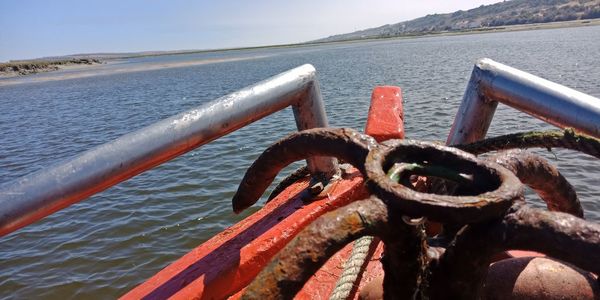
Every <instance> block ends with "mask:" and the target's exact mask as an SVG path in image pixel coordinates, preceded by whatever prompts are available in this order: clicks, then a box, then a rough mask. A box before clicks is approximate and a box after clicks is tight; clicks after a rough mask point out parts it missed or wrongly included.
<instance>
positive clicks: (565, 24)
mask: <svg viewBox="0 0 600 300" xmlns="http://www.w3.org/2000/svg"><path fill="white" fill-rule="evenodd" d="M598 25H600V19H585V20H572V21H560V22H547V23H531V24H518V25H505V26H492V27H480V28H475V29H465V30H456V31H431V32H422V33H410V34H404V35H398V36H390V37H365V38H356V39H347V40H340V41H326V42H312V43H304V44H298V45H323V44H337V43H348V42H364V41H378V40H394V39H413V38H422V37H434V36H455V35H471V34H483V33H495V32H515V31H529V30H542V29H558V28H575V27H587V26H598Z"/></svg>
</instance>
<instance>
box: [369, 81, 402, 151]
mask: <svg viewBox="0 0 600 300" xmlns="http://www.w3.org/2000/svg"><path fill="white" fill-rule="evenodd" d="M365 133H366V134H368V135H370V136H372V137H373V138H375V140H377V141H378V142H382V141H385V140H389V139H403V138H404V109H403V107H402V90H401V89H400V88H399V87H396V86H378V87H375V89H373V94H372V95H371V108H369V117H368V119H367V125H366V128H365Z"/></svg>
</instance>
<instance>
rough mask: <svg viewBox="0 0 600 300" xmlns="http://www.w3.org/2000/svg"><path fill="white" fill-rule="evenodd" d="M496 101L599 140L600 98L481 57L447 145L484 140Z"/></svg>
mask: <svg viewBox="0 0 600 300" xmlns="http://www.w3.org/2000/svg"><path fill="white" fill-rule="evenodd" d="M498 102H501V103H504V104H506V105H509V106H511V107H513V108H516V109H518V110H520V111H523V112H525V113H528V114H530V115H532V116H534V117H536V118H539V119H541V120H543V121H545V122H548V123H550V124H552V125H555V126H558V127H560V128H565V127H573V128H574V129H575V130H576V131H579V132H582V133H585V134H589V135H591V136H595V137H600V99H598V98H596V97H592V96H590V95H587V94H584V93H581V92H578V91H576V90H573V89H571V88H568V87H565V86H562V85H560V84H557V83H554V82H551V81H548V80H546V79H543V78H540V77H537V76H534V75H532V74H529V73H526V72H523V71H520V70H517V69H515V68H511V67H509V66H506V65H503V64H501V63H498V62H495V61H493V60H491V59H488V58H483V59H480V60H479V61H477V63H476V64H475V67H474V68H473V73H472V74H471V79H470V81H469V84H468V85H467V90H466V91H465V95H464V98H463V101H462V103H461V105H460V107H459V109H458V112H457V114H456V118H455V119H454V124H453V125H452V129H451V130H450V134H449V135H448V140H447V142H446V143H447V144H448V145H453V144H462V143H470V142H474V141H477V140H480V139H482V138H484V137H485V134H486V133H487V130H488V128H489V126H490V123H491V121H492V118H493V116H494V112H495V111H496V106H497V103H498Z"/></svg>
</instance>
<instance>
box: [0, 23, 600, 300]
mask: <svg viewBox="0 0 600 300" xmlns="http://www.w3.org/2000/svg"><path fill="white" fill-rule="evenodd" d="M599 53H600V26H598V27H587V28H574V29H558V30H545V31H529V32H514V33H494V34H484V35H469V36H456V37H433V38H421V39H411V40H396V41H383V42H369V43H352V44H341V45H335V46H319V47H308V48H294V49H279V50H255V51H231V52H221V53H212V54H210V53H207V54H193V55H178V56H165V57H153V58H143V59H137V60H128V61H120V62H117V63H114V64H111V65H106V66H102V67H101V68H100V69H101V70H109V71H110V70H114V69H115V68H120V69H121V71H123V70H125V71H126V69H127V68H130V67H135V66H144V65H156V64H158V63H163V64H168V63H185V62H197V61H205V60H210V59H240V58H242V59H243V60H237V61H226V62H220V63H211V64H196V65H191V66H186V67H178V68H166V69H160V70H152V71H144V72H117V73H115V74H110V75H103V76H94V77H85V78H78V79H69V80H60V81H47V82H37V83H36V82H30V83H25V84H19V85H7V86H0V111H1V112H2V113H1V114H0V183H3V182H7V181H10V180H12V179H15V178H18V177H20V176H22V175H25V174H28V173H31V172H34V171H37V170H40V169H42V168H43V167H45V166H48V165H51V164H52V163H55V162H57V161H59V160H61V159H64V158H67V157H70V156H73V155H75V154H77V153H80V152H82V151H85V150H87V149H90V148H91V147H93V146H95V145H99V144H101V143H104V142H107V141H110V140H112V139H114V138H116V137H119V136H120V135H123V134H125V133H127V132H130V131H132V130H135V129H138V128H141V127H143V126H145V125H148V124H151V123H153V122H156V121H158V120H160V119H163V118H166V117H168V116H171V115H174V114H176V113H178V112H181V111H184V110H186V109H189V108H192V107H195V106H197V105H200V104H202V103H204V102H207V101H210V100H212V99H215V98H217V97H219V96H222V95H224V94H227V93H229V92H232V91H235V90H237V89H239V88H241V87H244V86H246V85H250V84H252V83H255V82H257V81H260V80H262V79H265V78H267V77H269V76H272V75H274V74H277V73H280V72H282V71H285V70H287V69H290V68H293V67H296V66H298V65H301V64H304V63H311V64H313V65H314V66H315V67H316V68H317V71H318V74H319V78H320V82H321V87H322V92H323V96H324V98H325V101H326V109H327V113H328V116H329V120H330V123H331V125H332V126H349V127H353V128H356V129H362V128H363V127H364V123H365V119H366V114H367V110H368V105H369V98H370V93H371V89H372V88H373V87H374V86H376V85H398V86H401V87H402V88H403V93H404V101H405V102H404V104H405V115H406V126H405V127H406V132H407V136H408V137H410V138H418V139H426V140H445V137H446V135H447V134H448V130H449V128H450V125H451V123H452V119H453V118H454V115H455V112H456V109H457V107H458V105H459V103H460V100H461V96H462V93H463V91H464V88H465V86H466V83H467V80H468V77H469V75H470V72H471V69H472V66H473V63H474V62H475V60H476V59H477V58H481V57H489V58H492V59H494V60H496V61H499V62H502V63H505V64H508V65H511V66H514V67H517V68H519V69H522V70H525V71H528V72H531V73H534V74H537V75H540V76H542V77H545V78H547V79H550V80H552V81H556V82H559V83H562V84H564V85H567V86H569V87H573V88H576V89H579V90H581V91H583V92H586V93H589V94H591V95H594V96H596V97H598V96H600V56H599ZM180 66H181V65H180ZM67 73H68V72H67ZM109 73H110V72H108V73H106V74H109ZM63 75H64V73H49V74H42V75H35V76H40V78H46V77H48V78H50V77H52V76H63ZM45 76H46V77H45ZM30 78H32V79H27V80H28V81H35V80H37V79H36V78H38V77H30ZM46 79H47V78H46ZM54 79H56V78H54ZM549 128H550V126H548V125H545V124H543V123H542V122H540V121H537V120H534V119H532V118H530V117H528V116H526V115H523V114H521V113H518V112H515V111H514V110H512V109H508V108H505V107H500V109H499V110H498V112H497V114H496V117H495V119H494V122H493V124H492V127H491V129H490V133H489V135H490V136H493V135H499V134H504V133H509V132H515V131H523V130H529V129H549ZM293 130H294V121H293V118H292V113H291V111H290V110H284V111H282V112H280V113H277V114H276V115H274V116H272V117H269V118H268V119H265V120H262V121H259V122H257V123H255V124H252V125H251V126H249V127H247V128H244V129H242V130H240V131H237V132H235V133H233V134H231V135H229V136H227V137H224V138H222V139H219V140H217V141H215V142H213V143H212V144H209V145H207V146H204V147H202V148H201V149H197V150H195V151H192V152H190V153H188V154H186V155H184V156H182V157H180V158H177V159H175V160H173V161H171V162H169V163H167V164H164V165H162V166H160V167H158V168H155V169H153V170H151V171H149V172H146V173H144V174H142V175H139V176H137V177H135V178H133V179H131V180H129V181H127V182H124V183H121V184H119V185H117V186H115V187H113V188H111V189H109V190H107V191H105V192H103V193H101V194H99V195H96V196H94V197H92V198H90V199H88V200H86V201H83V202H81V203H79V204H76V205H73V206H71V207H69V208H68V209H65V210H63V211H61V212H59V213H56V214H54V215H52V216H50V217H47V218H46V219H44V220H43V221H40V222H38V223H36V224H34V225H32V226H29V227H27V228H24V229H21V230H19V231H18V232H16V233H13V234H11V235H9V236H6V237H4V238H2V239H0V270H2V271H1V272H0V298H33V297H38V298H49V299H65V298H114V297H117V296H119V295H121V294H123V293H125V292H126V291H128V290H129V289H131V288H133V287H134V286H136V285H137V284H139V283H140V282H142V281H143V280H145V279H146V278H148V277H150V276H151V275H152V274H154V273H156V272H157V271H159V270H160V269H162V268H163V267H165V266H166V265H167V264H168V263H170V262H172V261H173V260H175V259H176V258H178V257H180V256H181V255H183V254H184V253H186V252H188V251H189V250H190V249H192V248H194V247H195V246H197V245H199V244H200V243H202V242H203V241H205V240H207V239H208V238H210V237H211V236H213V235H214V234H216V233H217V232H219V231H221V230H222V229H224V228H226V227H227V226H229V225H231V224H233V223H234V222H236V221H238V220H240V219H241V218H242V217H243V216H236V215H234V214H233V213H232V212H231V208H230V199H231V197H232V195H233V193H234V192H235V190H236V188H237V184H238V183H239V181H240V180H241V178H242V176H243V173H244V171H245V169H246V168H247V167H248V166H249V165H250V163H251V162H252V161H253V159H254V158H255V157H256V156H257V155H258V154H259V153H260V152H261V151H262V150H263V149H264V148H265V147H266V146H268V145H269V144H270V143H272V142H274V141H275V140H276V139H278V138H280V137H283V136H284V135H286V134H287V133H289V132H291V131H293ZM540 153H543V154H544V156H545V157H547V158H548V159H550V160H551V161H552V162H554V163H555V164H557V165H558V166H559V168H560V169H561V171H563V173H565V175H566V176H567V178H568V179H570V181H571V182H572V183H573V184H574V185H575V187H576V188H577V190H578V193H579V196H580V199H581V200H582V202H583V205H584V207H585V209H586V212H587V217H588V218H589V219H592V220H595V221H600V203H599V202H598V200H599V199H600V189H598V185H599V183H600V180H599V179H598V178H600V175H599V174H600V163H598V162H596V161H593V160H591V159H589V158H587V157H583V156H581V155H578V154H575V153H572V152H568V151H555V152H554V154H548V153H545V152H543V151H542V152H540Z"/></svg>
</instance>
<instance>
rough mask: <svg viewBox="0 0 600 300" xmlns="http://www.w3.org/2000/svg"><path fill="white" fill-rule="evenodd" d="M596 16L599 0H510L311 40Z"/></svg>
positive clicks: (392, 35) (436, 31) (447, 30)
mask: <svg viewBox="0 0 600 300" xmlns="http://www.w3.org/2000/svg"><path fill="white" fill-rule="evenodd" d="M594 18H600V0H578V1H572V0H512V1H504V2H499V3H496V4H491V5H482V6H480V7H478V8H474V9H470V10H466V11H463V10H459V11H456V12H454V13H449V14H433V15H427V16H425V17H421V18H418V19H414V20H410V21H405V22H400V23H396V24H392V25H384V26H381V27H377V28H371V29H366V30H361V31H356V32H353V33H347V34H340V35H334V36H330V37H328V38H325V39H320V40H317V41H315V42H332V41H342V40H353V39H365V38H384V37H397V36H410V35H421V34H427V33H438V32H457V31H468V30H478V29H483V28H489V27H496V26H508V25H520V24H532V23H548V22H558V21H570V20H582V19H594Z"/></svg>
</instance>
